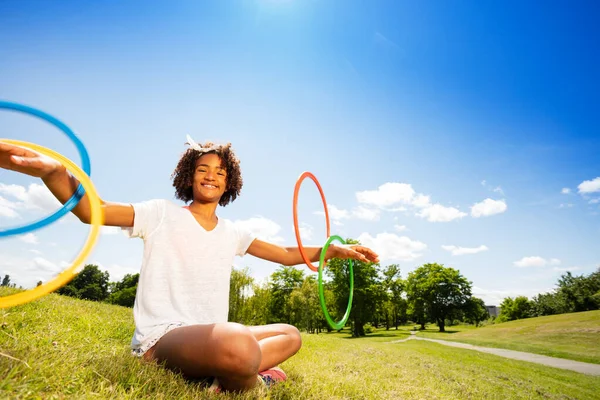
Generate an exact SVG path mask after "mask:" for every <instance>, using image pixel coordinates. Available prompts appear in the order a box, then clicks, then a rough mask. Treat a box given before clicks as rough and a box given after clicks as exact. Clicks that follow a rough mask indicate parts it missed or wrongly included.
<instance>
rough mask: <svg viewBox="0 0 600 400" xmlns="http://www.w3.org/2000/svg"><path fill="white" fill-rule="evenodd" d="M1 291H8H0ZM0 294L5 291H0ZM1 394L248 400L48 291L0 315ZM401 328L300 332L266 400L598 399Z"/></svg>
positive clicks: (541, 374) (588, 380)
mask: <svg viewBox="0 0 600 400" xmlns="http://www.w3.org/2000/svg"><path fill="white" fill-rule="evenodd" d="M4 294H5V293H4ZM0 295H3V293H2V292H0ZM0 324H2V328H0V353H2V355H0V398H11V399H21V398H23V399H25V398H26V399H37V398H40V399H42V398H43V399H53V398H56V399H63V398H73V399H142V398H145V399H182V398H186V399H200V398H218V399H254V398H258V397H260V393H259V392H258V391H251V392H248V393H245V394H242V395H231V394H229V395H211V394H208V393H206V391H205V389H203V387H202V386H201V385H200V384H198V383H190V382H187V381H185V380H184V379H182V378H181V377H180V376H178V375H176V374H173V373H171V372H168V371H166V370H164V369H163V368H161V367H159V366H157V365H155V364H148V363H143V362H140V361H139V360H138V359H136V358H134V357H132V356H131V355H130V354H129V341H130V339H131V334H132V331H133V328H134V325H133V320H132V316H131V309H128V308H123V307H118V306H112V305H107V304H101V303H95V302H88V301H79V300H75V299H72V298H68V297H63V296H58V295H56V294H51V295H48V296H45V297H43V298H42V299H40V300H37V301H35V302H32V303H29V304H25V305H22V306H18V307H14V308H10V309H4V310H0ZM407 334H408V331H407V330H406V329H403V330H399V331H395V330H391V331H376V332H375V333H374V334H373V335H371V336H369V337H367V338H360V339H351V338H349V335H348V333H332V334H319V335H307V334H303V347H302V349H301V350H300V352H299V353H298V354H297V355H296V356H294V357H292V358H291V359H290V360H288V361H286V362H285V363H284V364H283V365H282V368H284V370H285V371H286V372H287V373H288V376H289V378H290V379H289V380H288V381H286V382H285V383H283V384H280V385H278V386H276V387H274V388H273V389H272V390H271V391H270V392H269V396H270V398H272V399H349V398H352V399H396V398H403V399H423V398H435V399H536V398H540V399H542V398H543V399H594V398H596V399H600V395H599V394H598V391H597V388H598V387H600V377H591V376H587V375H583V374H578V373H575V372H570V371H563V370H559V369H554V368H548V367H543V366H539V365H536V364H530V363H524V362H519V361H514V360H507V359H503V358H500V357H495V356H493V355H489V354H483V353H478V352H473V351H468V350H463V349H455V348H449V347H446V346H441V345H438V344H435V343H429V342H423V341H408V342H404V343H395V344H391V343H389V342H390V341H391V340H394V339H398V338H403V337H406V335H407Z"/></svg>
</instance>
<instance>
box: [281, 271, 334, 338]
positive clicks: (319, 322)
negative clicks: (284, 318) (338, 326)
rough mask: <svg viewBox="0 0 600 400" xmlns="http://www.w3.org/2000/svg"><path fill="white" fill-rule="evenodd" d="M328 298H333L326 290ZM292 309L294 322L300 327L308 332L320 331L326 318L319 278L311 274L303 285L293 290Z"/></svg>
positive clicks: (291, 297)
mask: <svg viewBox="0 0 600 400" xmlns="http://www.w3.org/2000/svg"><path fill="white" fill-rule="evenodd" d="M324 294H325V296H326V298H327V297H329V298H330V299H331V298H332V296H331V294H330V293H329V294H328V293H327V292H324ZM290 309H291V312H292V322H293V324H294V325H296V327H297V328H299V329H304V330H306V332H308V333H314V332H317V333H318V332H320V330H321V328H322V327H323V324H324V322H325V318H324V316H323V311H322V310H321V304H320V299H319V290H318V283H317V278H316V276H315V275H309V276H307V277H306V278H304V281H303V282H302V286H300V287H299V288H296V289H294V290H293V291H292V294H291V296H290Z"/></svg>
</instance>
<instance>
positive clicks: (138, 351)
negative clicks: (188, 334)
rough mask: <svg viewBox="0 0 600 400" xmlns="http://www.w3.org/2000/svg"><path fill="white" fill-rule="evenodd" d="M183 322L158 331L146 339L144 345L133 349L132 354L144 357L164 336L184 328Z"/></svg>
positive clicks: (166, 326)
mask: <svg viewBox="0 0 600 400" xmlns="http://www.w3.org/2000/svg"><path fill="white" fill-rule="evenodd" d="M184 325H186V324H184V323H183V322H177V323H172V324H168V325H165V326H164V329H158V330H157V331H156V332H157V333H156V334H154V335H151V336H149V337H147V338H145V339H144V341H143V343H141V344H140V345H137V346H132V347H131V354H132V355H134V356H136V357H143V356H144V354H145V353H146V352H147V351H148V350H150V349H151V348H152V346H154V345H155V344H156V343H157V342H158V341H159V340H160V338H162V337H163V336H165V335H166V334H167V333H169V332H171V331H172V330H173V329H176V328H180V327H182V326H184Z"/></svg>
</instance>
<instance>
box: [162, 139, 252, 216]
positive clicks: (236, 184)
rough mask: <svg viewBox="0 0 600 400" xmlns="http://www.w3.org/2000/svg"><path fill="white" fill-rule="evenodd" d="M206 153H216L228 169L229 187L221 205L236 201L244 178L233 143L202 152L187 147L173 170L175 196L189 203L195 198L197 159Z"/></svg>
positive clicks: (210, 145)
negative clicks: (232, 146)
mask: <svg viewBox="0 0 600 400" xmlns="http://www.w3.org/2000/svg"><path fill="white" fill-rule="evenodd" d="M201 146H202V147H203V148H207V147H213V146H214V144H213V143H211V142H207V143H205V144H203V145H201ZM205 154H216V155H218V156H219V158H220V159H221V166H222V167H224V168H225V170H226V171H227V175H226V181H227V187H226V189H225V193H223V196H221V198H220V199H219V205H220V206H223V207H224V206H226V205H227V204H229V203H231V202H232V201H234V200H235V199H236V198H237V197H238V196H239V195H240V192H241V190H242V185H243V180H242V171H241V169H240V160H239V159H238V158H237V156H236V155H235V153H234V151H233V149H232V148H231V143H227V144H226V145H220V146H217V147H216V149H215V150H211V151H208V152H204V153H201V152H199V151H198V150H194V149H191V148H190V149H187V150H186V151H185V153H183V155H182V156H181V158H180V159H179V162H178V163H177V167H176V168H175V170H174V171H173V174H172V175H171V178H172V179H173V187H174V188H175V197H176V198H178V199H180V200H183V201H184V202H185V203H188V202H190V201H192V200H193V199H194V196H193V190H192V185H193V183H194V172H195V171H196V161H198V159H199V158H200V157H201V156H203V155H205Z"/></svg>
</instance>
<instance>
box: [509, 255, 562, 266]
mask: <svg viewBox="0 0 600 400" xmlns="http://www.w3.org/2000/svg"><path fill="white" fill-rule="evenodd" d="M513 264H514V265H516V266H517V267H521V268H526V267H545V266H546V265H559V264H560V260H559V259H557V258H551V259H550V260H546V259H545V258H543V257H539V256H532V257H523V258H521V259H520V260H519V261H515V262H514V263H513Z"/></svg>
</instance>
